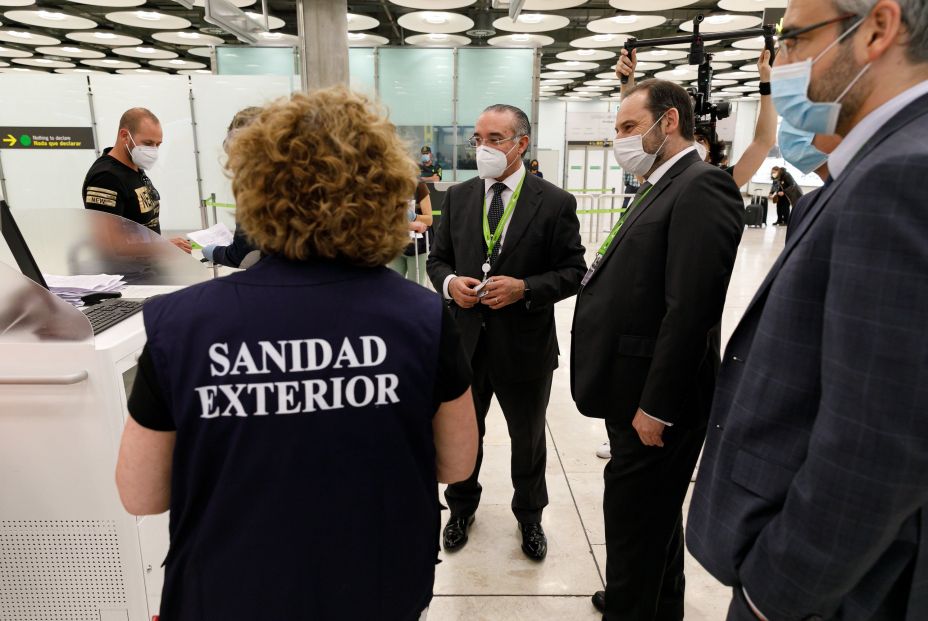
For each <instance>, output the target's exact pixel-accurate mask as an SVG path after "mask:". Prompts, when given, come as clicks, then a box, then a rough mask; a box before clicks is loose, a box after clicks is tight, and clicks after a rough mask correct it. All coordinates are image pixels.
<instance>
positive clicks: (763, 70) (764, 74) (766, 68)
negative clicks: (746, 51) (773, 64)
mask: <svg viewBox="0 0 928 621" xmlns="http://www.w3.org/2000/svg"><path fill="white" fill-rule="evenodd" d="M757 72H758V73H760V81H761V82H769V81H770V50H764V51H763V52H762V53H761V55H760V58H758V59H757Z"/></svg>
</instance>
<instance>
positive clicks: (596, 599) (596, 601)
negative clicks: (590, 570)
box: [593, 591, 606, 614]
mask: <svg viewBox="0 0 928 621" xmlns="http://www.w3.org/2000/svg"><path fill="white" fill-rule="evenodd" d="M593 608H595V609H596V610H598V611H599V612H601V613H602V614H606V592H605V591H596V592H595V593H593Z"/></svg>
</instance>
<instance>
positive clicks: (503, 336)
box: [428, 172, 586, 381]
mask: <svg viewBox="0 0 928 621" xmlns="http://www.w3.org/2000/svg"><path fill="white" fill-rule="evenodd" d="M484 187H485V186H484V181H483V179H477V178H475V179H470V180H468V181H465V182H464V183H461V184H458V185H454V186H451V188H449V189H448V191H447V192H446V193H445V200H444V203H443V204H442V207H441V213H442V217H441V221H440V222H439V224H438V228H437V230H436V233H435V242H434V245H433V246H432V252H431V254H430V255H429V259H428V273H429V278H430V279H431V281H432V284H433V285H434V286H435V289H436V290H437V291H439V292H440V291H441V290H442V285H443V283H444V281H445V278H446V277H447V276H448V275H449V274H457V275H458V276H472V277H473V278H477V279H478V280H482V278H483V273H482V272H481V270H480V268H481V266H482V265H483V263H484V261H485V260H486V257H487V245H486V242H485V241H484V238H483V210H484V195H485V193H484ZM583 252H584V250H583V246H582V245H581V244H580V223H579V221H578V220H577V201H576V200H575V199H574V197H573V196H572V195H571V194H568V193H567V192H565V191H563V190H561V189H560V188H558V187H556V186H554V185H552V184H551V183H548V182H547V181H545V180H543V179H541V178H539V177H535V176H534V175H531V174H528V173H527V172H526V176H525V183H524V184H523V186H522V193H521V194H520V195H519V201H518V202H517V203H516V207H515V209H514V210H513V213H512V219H511V220H510V221H509V229H508V230H507V231H506V236H505V240H504V242H503V246H502V250H501V251H500V255H499V258H498V259H497V260H496V263H495V264H494V265H493V269H492V270H491V271H490V276H494V275H501V276H511V277H512V278H519V279H524V280H525V282H526V283H527V284H528V286H529V288H530V289H531V302H530V303H526V302H517V303H515V304H512V305H510V306H507V307H505V308H502V309H500V310H498V311H493V310H490V309H489V308H487V307H486V306H483V305H480V304H478V305H477V306H475V307H474V308H471V309H463V308H459V307H458V306H457V305H456V304H455V303H454V302H451V314H452V315H453V316H454V318H455V320H456V323H457V326H458V329H459V330H460V331H461V342H462V344H463V346H464V350H465V351H466V352H467V356H468V358H470V357H471V356H473V353H474V350H475V348H476V347H477V341H478V340H479V338H480V331H481V325H482V324H483V323H485V324H486V333H487V337H489V341H488V342H489V346H490V361H491V362H490V365H491V372H492V373H493V375H494V376H495V377H498V378H500V379H501V380H503V381H525V380H529V379H537V378H539V377H543V376H544V375H545V374H546V373H549V372H551V371H552V370H553V369H555V368H556V367H557V356H558V347H557V333H556V332H555V329H554V303H555V302H558V301H560V300H563V299H564V298H567V297H569V296H571V295H573V294H575V293H576V292H577V289H578V288H579V287H580V280H581V279H582V278H583V274H584V272H585V271H586V264H585V263H584V261H583Z"/></svg>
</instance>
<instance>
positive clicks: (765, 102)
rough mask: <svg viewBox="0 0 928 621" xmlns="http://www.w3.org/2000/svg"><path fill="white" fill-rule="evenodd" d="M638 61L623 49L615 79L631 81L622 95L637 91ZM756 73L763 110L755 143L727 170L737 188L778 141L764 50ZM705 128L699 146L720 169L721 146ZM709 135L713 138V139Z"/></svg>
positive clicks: (698, 134) (700, 130)
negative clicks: (633, 90)
mask: <svg viewBox="0 0 928 621" xmlns="http://www.w3.org/2000/svg"><path fill="white" fill-rule="evenodd" d="M637 65H638V58H637V55H636V53H635V50H632V52H631V56H629V53H628V50H626V49H624V48H623V49H622V50H621V51H620V56H619V60H618V63H617V64H616V67H615V74H616V76H617V77H618V78H619V79H621V78H622V76H627V77H628V82H627V83H625V84H623V85H622V90H621V92H622V95H623V96H624V95H625V93H626V92H628V91H629V90H631V89H632V88H634V87H635V67H636V66H637ZM757 70H758V72H759V73H760V110H759V113H758V115H757V125H756V126H755V127H754V141H753V142H751V144H750V145H748V148H747V149H745V150H744V153H742V154H741V158H740V159H739V160H738V161H737V162H736V163H735V165H734V166H730V167H728V168H726V169H725V171H726V172H728V173H729V174H730V175H731V176H732V177H733V178H734V180H735V183H736V184H737V185H738V187H739V188H740V187H742V186H744V185H745V184H746V183H747V182H748V181H750V180H751V177H753V176H754V173H756V172H757V171H758V169H760V167H761V166H762V165H763V163H764V160H765V159H767V154H768V153H769V152H770V149H772V148H773V145H774V144H776V141H777V111H776V108H774V106H773V98H772V97H771V96H770V51H769V50H764V51H763V52H762V53H761V55H760V58H758V59H757ZM706 129H707V128H705V127H698V126H697V128H696V142H697V143H698V144H700V145H701V146H702V147H703V148H704V149H705V150H706V157H705V160H706V161H707V162H709V163H710V164H713V165H715V166H718V165H719V164H720V163H721V160H722V152H723V148H722V145H721V144H720V143H719V141H718V137H717V136H715V135H714V134H715V131H714V130H709V131H706ZM709 134H712V135H711V136H710V135H709Z"/></svg>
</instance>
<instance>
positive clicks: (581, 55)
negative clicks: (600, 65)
mask: <svg viewBox="0 0 928 621" xmlns="http://www.w3.org/2000/svg"><path fill="white" fill-rule="evenodd" d="M557 58H558V59H560V60H577V61H584V60H585V61H593V60H609V59H610V58H615V52H607V51H606V50H589V49H587V50H576V51H572V52H561V53H560V54H558V55H557Z"/></svg>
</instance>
